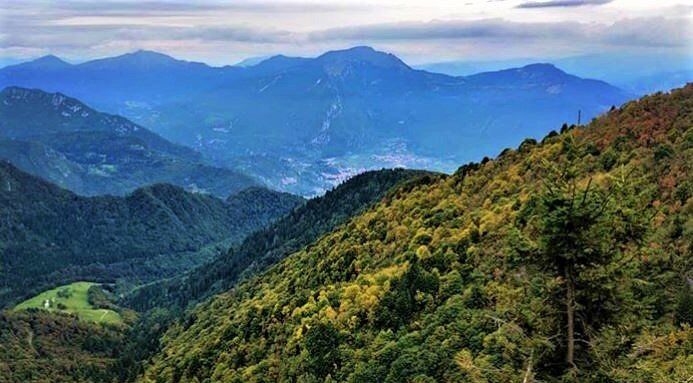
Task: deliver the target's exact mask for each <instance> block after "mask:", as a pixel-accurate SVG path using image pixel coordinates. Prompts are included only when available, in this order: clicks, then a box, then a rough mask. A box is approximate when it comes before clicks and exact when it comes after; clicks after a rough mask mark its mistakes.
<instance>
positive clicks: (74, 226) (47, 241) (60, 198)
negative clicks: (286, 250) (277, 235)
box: [0, 161, 303, 307]
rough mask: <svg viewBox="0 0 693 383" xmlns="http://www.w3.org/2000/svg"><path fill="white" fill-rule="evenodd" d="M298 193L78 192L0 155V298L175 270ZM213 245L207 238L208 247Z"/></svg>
mask: <svg viewBox="0 0 693 383" xmlns="http://www.w3.org/2000/svg"><path fill="white" fill-rule="evenodd" d="M302 203H303V199H302V198H300V197H296V196H293V195H290V194H286V193H278V192H273V191H269V190H265V189H261V188H251V189H248V190H246V191H243V192H240V193H238V194H235V195H233V196H231V197H229V199H228V200H227V201H222V200H220V199H217V198H215V197H212V196H210V195H206V194H200V193H189V192H186V191H184V190H182V189H181V188H178V187H175V186H171V185H166V184H158V185H153V186H149V187H145V188H141V189H138V190H136V191H135V192H133V193H132V194H130V195H128V196H126V197H110V196H104V197H81V196H77V195H75V194H73V193H71V192H69V191H66V190H63V189H60V188H58V187H56V186H54V185H52V184H50V183H48V182H45V181H43V180H40V179H38V178H36V177H34V176H31V175H28V174H26V173H24V172H22V171H20V170H18V169H17V168H15V167H14V166H13V165H11V164H9V163H7V162H1V161H0V219H1V221H0V255H1V257H0V307H2V306H4V305H6V304H8V303H10V302H12V301H15V300H17V299H18V298H22V297H25V296H29V295H33V294H35V293H36V292H38V291H40V290H43V289H45V288H47V287H52V286H53V285H59V284H63V283H67V282H71V281H75V280H83V279H84V280H94V281H109V282H112V281H115V280H116V279H119V278H125V279H127V280H132V281H139V282H142V281H144V282H146V281H150V280H153V279H156V278H162V277H167V276H172V275H175V274H179V273H181V272H183V271H185V270H187V269H189V268H192V267H194V266H197V265H199V264H200V263H202V262H204V261H205V260H206V259H209V258H211V257H213V256H216V255H217V254H216V253H215V252H214V248H213V246H212V245H213V244H214V243H216V242H220V241H224V242H225V243H233V242H235V241H240V240H241V239H242V238H243V237H245V236H246V235H247V234H249V233H251V232H253V231H255V230H258V229H260V228H263V227H264V226H265V225H267V224H268V223H270V222H271V221H272V220H274V219H276V218H278V217H280V216H282V215H284V214H286V213H287V212H289V211H291V210H292V209H293V208H295V207H296V206H298V205H300V204H302ZM210 247H212V248H210Z"/></svg>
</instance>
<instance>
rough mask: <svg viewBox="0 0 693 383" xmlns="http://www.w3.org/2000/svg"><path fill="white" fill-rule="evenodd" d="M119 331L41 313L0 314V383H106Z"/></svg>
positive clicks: (120, 340) (121, 336)
mask: <svg viewBox="0 0 693 383" xmlns="http://www.w3.org/2000/svg"><path fill="white" fill-rule="evenodd" d="M125 339H126V331H125V328H123V327H119V326H110V325H96V324H92V323H89V322H85V321H81V320H79V319H77V317H76V316H71V315H65V314H58V313H48V312H44V311H41V310H31V311H24V312H16V313H14V312H12V313H10V312H4V313H3V312H0V361H1V362H0V382H3V383H24V382H35V383H56V382H61V383H68V382H109V381H111V380H112V379H114V378H116V376H117V375H115V372H114V369H113V368H114V367H115V366H116V363H117V360H118V355H119V354H120V352H122V351H123V350H124V344H125Z"/></svg>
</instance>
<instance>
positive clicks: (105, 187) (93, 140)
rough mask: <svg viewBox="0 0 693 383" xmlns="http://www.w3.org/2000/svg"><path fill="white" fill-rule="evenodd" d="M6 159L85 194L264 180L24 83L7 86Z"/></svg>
mask: <svg viewBox="0 0 693 383" xmlns="http://www.w3.org/2000/svg"><path fill="white" fill-rule="evenodd" d="M45 65H50V63H46V64H45ZM0 158H4V159H7V160H10V161H12V162H13V163H14V164H15V165H17V166H18V167H20V168H21V169H23V170H25V171H28V172H30V173H32V174H35V175H38V176H40V177H43V178H44V179H46V180H49V181H51V182H54V183H56V184H57V185H60V186H62V187H65V188H68V189H70V190H72V191H74V192H76V193H79V194H82V195H99V194H114V195H124V194H126V193H129V192H131V191H133V190H134V189H136V188H138V187H141V186H145V185H148V184H152V183H159V182H168V183H172V184H175V185H179V186H181V187H184V188H186V189H188V190H194V191H203V192H208V193H212V194H215V195H217V196H219V197H222V198H225V197H227V196H228V195H230V194H232V193H236V192H238V191H240V190H242V189H245V188H247V187H250V186H258V185H260V183H259V182H258V181H256V180H254V179H253V178H251V177H249V176H246V175H244V174H241V173H239V172H235V171H232V170H228V169H224V168H219V167H213V166H209V165H206V164H204V162H203V160H202V157H201V156H200V154H199V153H197V152H195V151H194V150H193V149H190V148H187V147H184V146H180V145H177V144H173V143H171V142H169V141H167V140H165V139H163V138H161V137H160V136H159V135H157V134H155V133H152V132H151V131H149V130H147V129H145V128H143V127H142V126H139V125H137V124H135V123H133V122H131V121H129V120H127V119H125V118H123V117H120V116H115V115H110V114H106V113H101V112H98V111H96V110H94V109H92V108H90V107H89V106H87V105H85V104H83V103H81V102H80V101H78V100H76V99H74V98H71V97H67V96H65V95H63V94H61V93H47V92H44V91H41V90H36V89H26V88H19V87H8V88H5V89H4V90H2V91H1V92H0Z"/></svg>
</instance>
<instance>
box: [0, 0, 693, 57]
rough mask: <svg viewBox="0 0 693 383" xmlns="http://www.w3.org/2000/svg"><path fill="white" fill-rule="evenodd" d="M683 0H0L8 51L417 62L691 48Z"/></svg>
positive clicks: (689, 13) (689, 11)
mask: <svg viewBox="0 0 693 383" xmlns="http://www.w3.org/2000/svg"><path fill="white" fill-rule="evenodd" d="M692 25H693V5H691V3H690V2H689V1H684V0H458V1H455V0H425V1H421V0H379V1H347V0H322V1H303V0H261V1H250V0H236V1H212V0H207V1H205V0H203V1H194V2H188V1H156V0H153V1H147V0H144V1H130V0H127V1H104V0H102V1H98V2H97V1H77V0H64V1H47V0H22V1H9V0H0V60H2V59H8V58H14V59H26V58H32V57H37V56H41V55H44V54H49V53H50V54H56V55H58V56H61V57H65V58H67V59H68V60H72V61H82V60H86V59H90V58H96V57H104V56H111V55H115V54H120V53H125V52H130V51H133V50H137V49H151V50H156V51H161V52H164V53H168V54H171V55H173V56H176V57H179V58H184V59H189V60H196V61H204V62H209V63H212V64H218V65H220V64H231V63H234V62H237V61H239V60H242V59H244V58H247V57H253V56H266V55H271V54H277V53H283V54H288V55H307V56H310V55H316V54H319V53H321V52H324V51H326V50H330V49H338V48H344V47H349V46H353V45H371V46H374V47H376V48H378V49H382V50H387V51H390V52H393V53H395V54H397V55H399V56H401V57H403V58H404V59H405V60H407V61H408V62H410V63H414V64H417V63H424V62H434V61H446V60H456V59H467V60H503V59H512V58H524V57H546V58H551V57H565V56H575V55H581V54H589V53H610V52H617V53H623V52H635V53H646V54H659V53H683V54H691V52H693V49H692V47H693V28H692Z"/></svg>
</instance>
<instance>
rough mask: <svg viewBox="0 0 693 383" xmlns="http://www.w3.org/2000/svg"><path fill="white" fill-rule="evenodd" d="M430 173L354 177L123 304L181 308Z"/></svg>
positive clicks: (142, 307)
mask: <svg viewBox="0 0 693 383" xmlns="http://www.w3.org/2000/svg"><path fill="white" fill-rule="evenodd" d="M434 174H435V173H430V172H425V171H418V170H405V169H393V170H389V169H383V170H378V171H370V172H366V173H363V174H360V175H358V176H355V177H353V178H351V179H349V180H348V181H346V182H344V183H343V184H341V185H339V186H337V187H336V188H334V189H333V190H331V191H329V192H327V193H326V194H325V195H324V196H321V197H316V198H313V199H311V200H309V201H308V202H307V203H306V204H305V205H303V206H300V207H299V208H297V209H295V210H294V211H292V212H291V213H289V214H288V215H287V216H285V217H282V218H281V219H279V220H278V221H277V222H275V223H273V224H272V225H270V226H268V227H267V228H265V229H263V230H260V231H257V232H255V233H253V234H251V235H250V236H248V237H247V238H246V239H245V240H244V241H243V242H242V243H241V244H240V245H238V246H235V247H232V248H231V249H230V250H229V251H228V253H226V254H224V255H222V256H219V257H217V258H215V259H214V260H213V261H211V262H210V263H208V264H205V265H202V266H200V267H198V268H196V269H194V270H191V271H190V272H189V273H188V274H186V275H182V276H179V277H176V278H172V279H169V280H162V281H158V282H155V283H152V284H150V285H146V286H143V287H140V288H138V289H137V290H135V291H134V292H133V293H132V294H130V295H129V296H127V297H126V299H125V300H124V304H125V305H127V306H129V307H132V308H134V309H136V310H139V311H144V310H148V309H151V308H154V307H157V306H158V307H166V308H171V307H179V308H185V307H186V306H187V305H188V304H190V303H195V302H197V301H199V300H201V299H202V298H206V297H209V296H211V295H213V294H215V293H220V292H223V291H225V290H227V289H228V288H230V287H231V286H233V285H235V284H236V283H237V282H238V279H239V278H241V277H242V276H252V275H255V274H257V273H259V272H261V271H264V270H265V269H266V268H267V267H269V266H271V265H273V264H275V263H277V262H278V261H280V260H282V259H283V258H284V257H286V256H287V255H289V254H291V253H293V252H295V251H298V250H300V249H301V248H303V247H304V246H306V245H308V244H310V243H312V242H313V241H315V240H316V239H317V238H319V237H320V236H321V235H323V234H325V233H328V232H330V231H332V230H333V229H335V228H336V227H337V226H339V225H341V224H342V223H344V222H345V221H346V220H347V219H349V218H351V217H353V216H354V215H356V214H358V213H360V212H362V211H363V210H365V209H366V208H367V207H369V206H370V205H372V204H373V203H375V202H377V201H379V200H380V199H381V198H383V196H385V195H386V193H387V192H388V191H390V190H392V189H393V188H395V187H396V185H400V184H403V183H405V182H415V181H414V180H415V179H418V178H422V177H425V176H433V175H434Z"/></svg>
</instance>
